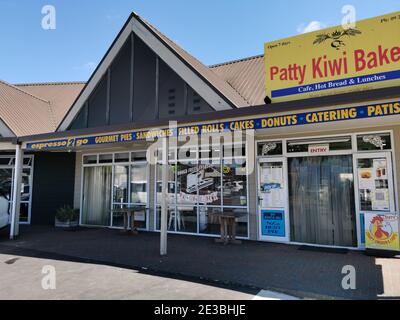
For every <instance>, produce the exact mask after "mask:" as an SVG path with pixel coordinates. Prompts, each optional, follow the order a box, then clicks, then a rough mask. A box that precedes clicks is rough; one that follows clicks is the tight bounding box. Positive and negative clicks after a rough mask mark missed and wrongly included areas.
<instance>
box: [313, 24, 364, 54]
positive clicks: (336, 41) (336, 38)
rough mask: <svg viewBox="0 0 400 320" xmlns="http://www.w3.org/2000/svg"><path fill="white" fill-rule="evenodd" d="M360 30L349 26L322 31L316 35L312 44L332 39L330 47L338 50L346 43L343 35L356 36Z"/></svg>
mask: <svg viewBox="0 0 400 320" xmlns="http://www.w3.org/2000/svg"><path fill="white" fill-rule="evenodd" d="M361 33H362V32H361V31H360V30H357V29H353V28H349V29H345V30H342V31H340V30H336V31H335V32H332V33H322V34H319V35H317V38H316V39H315V41H314V44H321V43H324V42H325V41H328V40H329V41H332V42H331V47H332V48H334V49H336V50H340V48H341V47H343V46H345V45H346V43H345V42H344V41H343V38H344V37H346V36H347V37H356V36H357V35H359V34H361Z"/></svg>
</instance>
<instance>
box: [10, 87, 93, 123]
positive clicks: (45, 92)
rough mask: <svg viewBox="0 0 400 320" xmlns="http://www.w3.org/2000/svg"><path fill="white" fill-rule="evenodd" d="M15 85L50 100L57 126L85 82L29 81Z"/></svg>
mask: <svg viewBox="0 0 400 320" xmlns="http://www.w3.org/2000/svg"><path fill="white" fill-rule="evenodd" d="M15 86H16V87H18V88H20V89H22V90H24V91H26V92H29V93H31V94H33V95H35V96H38V97H41V98H43V99H45V100H47V101H49V102H50V106H51V109H52V111H53V116H54V121H55V125H56V127H57V126H58V125H59V124H60V122H61V120H62V119H63V118H64V116H65V114H66V113H67V112H68V110H69V109H70V108H71V106H72V104H73V103H74V101H75V99H76V97H77V96H78V95H79V93H80V92H81V91H82V89H83V87H84V86H85V82H59V83H54V82H53V83H28V84H17V85H15Z"/></svg>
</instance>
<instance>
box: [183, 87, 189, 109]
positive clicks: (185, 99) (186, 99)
mask: <svg viewBox="0 0 400 320" xmlns="http://www.w3.org/2000/svg"><path fill="white" fill-rule="evenodd" d="M188 91H189V90H188V85H187V83H186V82H184V84H183V104H184V106H185V115H188V114H189V97H188Z"/></svg>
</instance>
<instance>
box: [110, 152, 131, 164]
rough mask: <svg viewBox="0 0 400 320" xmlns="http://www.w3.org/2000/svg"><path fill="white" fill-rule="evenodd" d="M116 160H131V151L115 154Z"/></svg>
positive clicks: (119, 161) (117, 161)
mask: <svg viewBox="0 0 400 320" xmlns="http://www.w3.org/2000/svg"><path fill="white" fill-rule="evenodd" d="M114 162H116V163H121V162H129V153H116V154H115V155H114Z"/></svg>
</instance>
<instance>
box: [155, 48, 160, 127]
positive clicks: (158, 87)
mask: <svg viewBox="0 0 400 320" xmlns="http://www.w3.org/2000/svg"><path fill="white" fill-rule="evenodd" d="M155 94H156V98H155V104H156V105H155V109H156V119H159V118H160V58H159V57H158V56H156V92H155Z"/></svg>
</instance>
